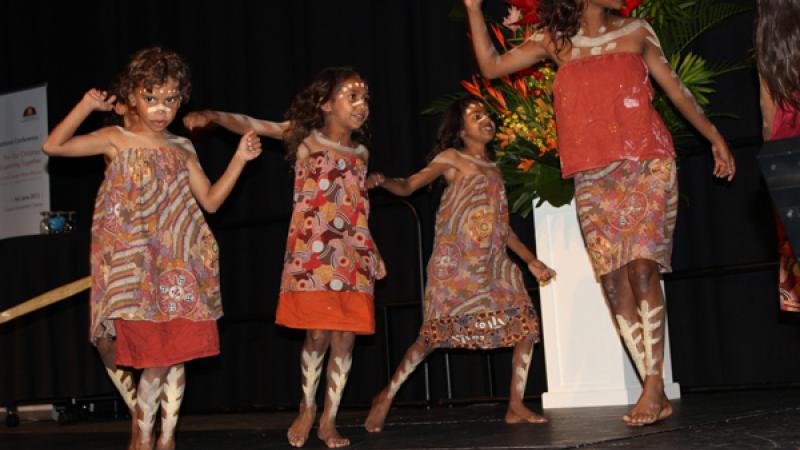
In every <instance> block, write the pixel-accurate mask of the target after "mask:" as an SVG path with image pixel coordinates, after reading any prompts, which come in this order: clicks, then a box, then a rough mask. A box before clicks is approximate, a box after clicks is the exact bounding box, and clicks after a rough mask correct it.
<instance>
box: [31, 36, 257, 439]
mask: <svg viewBox="0 0 800 450" xmlns="http://www.w3.org/2000/svg"><path fill="white" fill-rule="evenodd" d="M119 90H120V95H122V96H123V97H124V98H125V99H126V103H127V105H128V107H129V108H131V109H133V110H134V111H135V115H136V118H137V120H135V121H133V122H132V123H131V125H130V128H129V129H125V128H122V127H116V126H112V127H106V128H101V129H99V130H97V131H95V132H94V133H91V134H88V135H83V136H74V133H75V131H76V130H77V128H78V127H79V126H80V124H81V123H82V122H83V121H84V120H85V119H86V117H87V116H89V114H91V112H92V111H109V110H111V109H112V107H113V103H114V100H115V96H113V95H112V96H110V97H109V96H108V94H107V93H106V92H102V91H97V90H95V89H92V90H90V91H89V92H87V93H86V95H85V96H84V98H83V99H82V100H81V101H80V102H79V103H78V105H77V106H76V107H75V108H74V109H73V110H72V111H71V112H70V113H69V115H67V117H66V118H65V119H64V120H63V121H62V122H61V123H60V124H59V125H58V126H57V127H56V128H55V129H54V130H53V131H52V133H50V136H48V138H47V141H46V142H45V144H44V151H45V152H46V153H47V154H48V155H51V156H72V157H77V156H90V155H98V154H102V155H104V156H105V157H106V159H107V161H108V165H107V167H106V174H105V179H104V180H103V183H102V184H101V186H100V190H99V192H98V195H97V201H96V202H95V212H94V217H93V220H92V246H91V266H92V293H91V328H90V338H91V340H92V342H93V343H95V344H97V343H99V342H104V340H105V339H108V338H111V337H113V338H115V339H116V361H115V362H116V365H117V366H124V367H133V368H137V369H143V371H142V375H141V378H140V381H139V385H138V389H137V392H136V411H135V413H136V426H135V427H134V429H133V430H132V435H137V434H138V437H137V439H135V440H132V443H131V447H132V448H134V449H151V448H153V445H154V444H155V445H156V447H157V448H159V449H170V448H174V447H175V437H174V431H175V425H176V423H177V420H178V410H179V408H180V404H181V400H182V399H183V391H184V388H185V384H186V374H185V372H184V363H185V362H186V361H190V360H192V359H196V358H202V357H206V356H212V355H216V354H218V353H219V337H218V334H217V325H216V320H217V319H219V317H221V316H222V304H221V301H220V290H219V260H218V250H217V244H216V241H215V239H214V236H213V235H212V234H211V230H210V229H209V228H208V225H207V224H206V222H205V220H204V219H203V214H202V213H201V212H200V207H203V209H205V210H206V211H208V212H212V213H213V212H215V211H216V210H217V209H218V208H219V207H220V205H221V204H222V202H223V201H224V200H225V199H226V198H227V196H228V195H229V194H230V192H231V190H232V189H233V186H234V184H235V183H236V180H237V179H238V178H239V175H240V174H241V172H242V169H243V168H244V166H245V164H246V163H247V162H248V161H250V160H251V159H253V158H255V157H256V156H258V155H259V154H260V152H261V144H260V141H259V140H258V138H257V137H256V136H255V135H254V133H248V134H247V135H245V136H244V137H243V138H242V140H241V141H240V143H239V146H238V148H237V150H236V153H235V154H234V156H233V158H232V159H231V162H230V164H229V165H228V168H227V169H226V171H225V173H224V174H223V175H222V177H220V179H219V180H217V182H216V183H214V184H211V182H210V181H209V179H208V177H206V175H205V173H204V172H203V169H202V168H201V167H200V163H199V161H198V158H197V154H196V153H195V150H194V147H193V146H192V143H191V142H190V141H189V140H188V139H185V138H182V137H179V136H176V135H174V134H172V133H170V132H169V131H168V130H167V127H168V126H169V124H170V123H171V122H172V120H173V119H174V118H175V114H176V113H177V111H178V108H179V107H180V105H181V103H183V102H185V101H187V100H188V98H189V92H190V90H191V83H190V77H189V69H188V67H187V66H186V64H185V63H184V62H183V60H182V59H181V58H180V57H179V56H178V55H177V54H175V53H174V52H171V51H168V50H164V49H161V48H150V49H146V50H141V51H139V52H138V53H136V54H135V55H134V56H133V58H132V59H131V61H130V62H129V63H128V66H127V67H126V69H125V71H124V72H123V74H122V76H121V83H120V89H119ZM159 409H161V412H162V414H161V417H162V422H161V435H160V436H159V438H158V439H157V442H154V441H155V439H154V437H153V426H154V424H155V420H156V415H157V413H158V411H159Z"/></svg>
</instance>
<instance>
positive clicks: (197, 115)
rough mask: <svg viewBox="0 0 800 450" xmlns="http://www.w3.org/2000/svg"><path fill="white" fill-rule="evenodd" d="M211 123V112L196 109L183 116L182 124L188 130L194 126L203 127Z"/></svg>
mask: <svg viewBox="0 0 800 450" xmlns="http://www.w3.org/2000/svg"><path fill="white" fill-rule="evenodd" d="M210 123H211V114H210V112H209V111H196V112H190V113H189V114H186V115H185V116H183V126H185V127H186V128H188V129H189V130H194V129H195V128H205V127H207V126H208V125H209V124H210Z"/></svg>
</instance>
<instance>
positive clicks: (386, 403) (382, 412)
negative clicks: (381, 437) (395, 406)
mask: <svg viewBox="0 0 800 450" xmlns="http://www.w3.org/2000/svg"><path fill="white" fill-rule="evenodd" d="M391 407H392V400H391V399H390V398H389V397H388V396H387V395H386V389H384V390H382V391H380V392H379V393H378V395H376V396H375V398H373V399H372V408H370V409H369V414H367V420H365V421H364V428H366V429H367V431H369V432H370V433H380V432H381V431H383V423H384V422H385V421H386V415H387V414H388V413H389V409H390V408H391Z"/></svg>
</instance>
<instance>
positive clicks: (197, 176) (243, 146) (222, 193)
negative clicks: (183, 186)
mask: <svg viewBox="0 0 800 450" xmlns="http://www.w3.org/2000/svg"><path fill="white" fill-rule="evenodd" d="M184 147H185V148H186V149H187V150H189V154H190V156H189V163H188V167H189V186H190V188H191V189H192V195H194V197H195V198H196V199H197V203H199V204H200V206H202V207H203V209H205V210H206V211H208V212H210V213H215V212H217V210H218V209H219V207H220V206H222V203H223V202H224V201H225V199H227V198H228V195H230V193H231V191H232V190H233V186H234V185H236V181H237V180H238V179H239V175H241V173H242V170H243V169H244V166H245V164H247V162H248V161H250V160H252V159H253V158H256V157H257V156H258V155H260V154H261V141H260V140H259V139H258V137H257V136H256V133H255V131H252V130H251V131H248V132H247V133H246V134H245V135H244V136H242V139H241V140H240V141H239V146H238V148H237V149H236V153H235V154H234V155H233V158H231V162H230V163H228V167H227V168H226V169H225V173H223V174H222V176H221V177H219V179H218V180H217V182H216V183H214V184H211V181H209V179H208V177H207V176H206V174H205V172H203V168H202V167H200V161H199V160H198V159H197V153H195V151H194V147H193V146H192V144H191V142H189V141H188V140H186V143H185V144H184Z"/></svg>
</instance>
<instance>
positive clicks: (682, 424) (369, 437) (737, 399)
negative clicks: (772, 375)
mask: <svg viewBox="0 0 800 450" xmlns="http://www.w3.org/2000/svg"><path fill="white" fill-rule="evenodd" d="M532 404H534V405H535V403H532ZM673 404H674V407H675V412H674V414H673V416H672V417H671V418H669V419H666V420H664V421H663V422H661V423H659V424H657V425H653V426H649V427H643V428H631V427H628V426H626V425H625V424H624V423H623V422H622V421H621V420H620V419H619V417H620V416H621V415H622V414H623V413H625V412H626V410H627V408H626V407H601V408H580V409H577V408H576V409H554V410H548V411H546V415H547V417H549V418H550V423H549V424H544V425H507V424H505V423H504V422H503V420H502V417H503V412H504V405H503V404H499V403H492V404H473V405H466V406H464V405H460V406H452V407H446V406H440V407H434V408H432V409H430V410H427V409H425V408H423V407H402V408H395V409H393V410H392V411H391V413H390V414H389V420H388V422H387V426H386V427H385V430H384V431H383V432H382V433H379V434H368V433H367V432H366V431H365V430H364V429H363V427H362V426H361V423H362V421H363V419H364V416H365V415H366V411H365V410H345V411H342V413H341V414H340V419H339V424H340V432H341V433H342V434H343V435H345V436H347V437H349V438H350V439H351V441H352V445H351V446H350V447H349V448H353V449H415V448H420V449H422V448H424V449H466V448H471V449H500V448H542V449H549V448H579V447H580V448H636V449H641V448H656V449H678V448H680V449H690V448H698V449H699V448H711V447H714V448H759V449H761V448H798V447H800V427H798V426H797V424H798V423H800V389H791V390H752V391H730V392H716V393H689V394H684V397H683V398H682V399H681V400H680V401H677V402H674V403H673ZM293 417H294V414H293V413H292V412H272V413H250V414H222V415H191V416H186V417H184V418H182V419H181V422H180V424H179V432H178V444H179V445H178V448H183V449H192V450H204V449H272V448H289V445H288V443H287V442H286V439H285V434H286V428H287V427H288V425H289V423H290V422H291V420H292V418H293ZM128 425H129V422H128V420H127V419H124V420H94V421H88V422H82V423H79V424H74V425H64V426H61V425H58V424H56V423H55V422H52V421H42V422H23V423H21V424H20V426H19V427H16V428H7V427H0V443H2V445H0V447H2V448H3V449H4V450H17V449H20V450H22V449H25V450H39V449H47V450H51V449H55V448H58V449H82V450H92V449H115V448H117V449H121V448H124V447H125V444H126V442H127V432H128V430H127V427H128ZM314 432H315V430H314V431H312V433H314ZM304 448H309V449H317V448H324V445H323V444H322V442H321V441H320V440H319V439H317V438H316V437H315V436H313V435H312V437H311V438H310V439H309V442H308V443H307V444H306V446H305V447H304Z"/></svg>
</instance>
